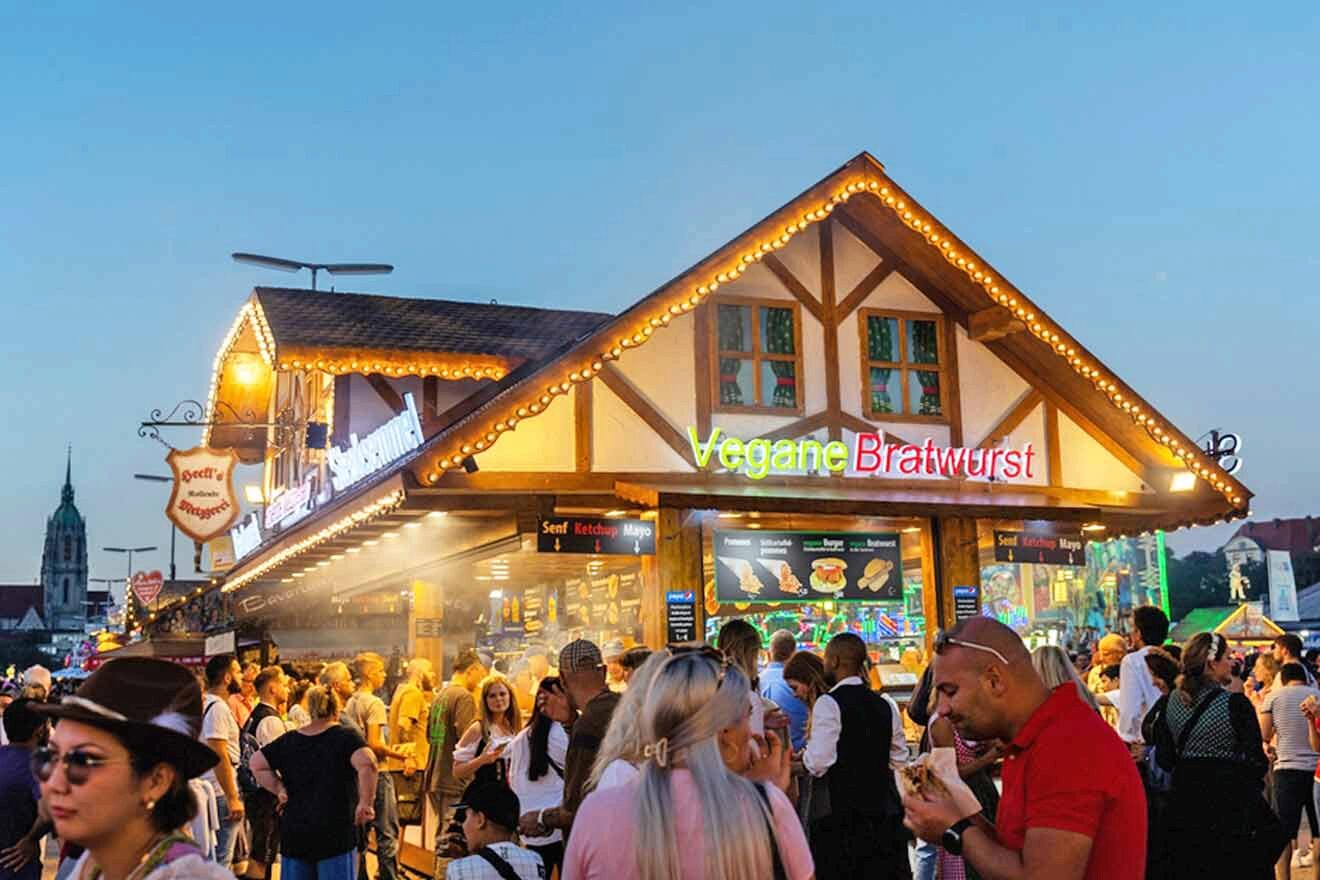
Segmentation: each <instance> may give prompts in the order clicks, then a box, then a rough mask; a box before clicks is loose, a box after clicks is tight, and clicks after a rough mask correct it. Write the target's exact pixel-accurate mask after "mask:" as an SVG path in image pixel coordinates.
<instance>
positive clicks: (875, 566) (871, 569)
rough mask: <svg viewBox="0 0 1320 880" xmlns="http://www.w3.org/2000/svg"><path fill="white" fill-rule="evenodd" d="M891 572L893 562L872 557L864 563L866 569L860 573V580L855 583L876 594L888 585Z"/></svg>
mask: <svg viewBox="0 0 1320 880" xmlns="http://www.w3.org/2000/svg"><path fill="white" fill-rule="evenodd" d="M893 570H894V563H893V562H891V561H890V560H888V559H881V558H880V557H879V556H874V557H872V558H871V560H870V561H869V562H867V563H866V569H865V571H863V572H862V577H861V579H860V580H858V581H857V586H858V587H860V588H861V589H863V590H871V591H872V592H875V593H878V592H880V591H881V590H883V589H884V587H885V584H887V583H889V575H890V573H892V572H893Z"/></svg>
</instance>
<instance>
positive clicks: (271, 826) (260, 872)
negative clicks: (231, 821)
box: [242, 666, 289, 880]
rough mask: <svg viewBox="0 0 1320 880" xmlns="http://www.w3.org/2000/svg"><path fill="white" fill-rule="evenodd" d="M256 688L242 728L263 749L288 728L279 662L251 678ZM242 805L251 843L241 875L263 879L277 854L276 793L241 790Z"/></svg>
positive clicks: (285, 688)
mask: <svg viewBox="0 0 1320 880" xmlns="http://www.w3.org/2000/svg"><path fill="white" fill-rule="evenodd" d="M252 684H253V687H255V688H256V689H257V704H256V705H255V706H253V707H252V714H251V715H249V716H248V720H247V724H246V725H244V727H243V732H244V733H246V734H248V735H250V736H252V737H253V739H255V740H256V745H257V748H261V749H264V748H265V747H266V746H268V745H270V744H271V743H273V742H275V740H277V739H279V738H280V737H281V736H283V735H284V734H285V732H286V731H287V730H288V726H287V725H286V724H285V723H284V719H283V718H281V717H280V710H279V707H280V706H281V705H283V704H284V703H287V702H288V701H289V687H288V682H286V681H285V679H284V672H283V670H281V669H280V668H279V667H278V666H267V667H266V668H265V669H263V670H261V671H260V672H259V673H257V677H256V678H255V679H253V681H252ZM243 807H244V810H245V811H246V813H247V817H248V828H249V831H250V837H251V841H250V847H249V854H248V862H247V868H246V869H245V870H244V871H243V874H242V876H243V877H247V878H252V880H263V878H265V877H267V876H269V875H268V872H269V871H270V866H271V865H274V864H275V862H276V861H277V860H278V859H279V855H280V820H279V809H278V805H277V802H276V800H275V795H273V794H271V793H270V792H268V791H266V790H265V789H264V788H260V787H258V788H257V789H255V790H253V791H247V792H243Z"/></svg>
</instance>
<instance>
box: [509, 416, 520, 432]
mask: <svg viewBox="0 0 1320 880" xmlns="http://www.w3.org/2000/svg"><path fill="white" fill-rule="evenodd" d="M517 424H518V420H517V419H515V418H513V417H512V416H510V417H509V430H510V431H512V430H513V429H514V427H516V426H517Z"/></svg>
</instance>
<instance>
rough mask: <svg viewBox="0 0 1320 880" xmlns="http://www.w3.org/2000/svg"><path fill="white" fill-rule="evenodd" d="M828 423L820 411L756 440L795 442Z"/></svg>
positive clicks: (825, 412)
mask: <svg viewBox="0 0 1320 880" xmlns="http://www.w3.org/2000/svg"><path fill="white" fill-rule="evenodd" d="M829 423H830V414H829V413H828V412H827V411H824V410H822V411H821V412H818V413H816V414H815V415H811V416H807V417H806V418H805V419H798V420H797V421H796V422H791V423H789V424H787V425H784V426H783V427H782V428H776V429H775V430H773V431H767V432H766V433H764V434H762V435H761V436H759V437H757V438H756V439H758V440H769V441H770V442H771V443H773V442H774V441H776V440H796V439H797V438H799V437H802V436H805V435H807V434H810V433H812V432H814V431H819V430H820V429H821V428H825V427H828V426H829ZM705 436H707V437H709V436H710V432H709V431H708V432H706V434H705Z"/></svg>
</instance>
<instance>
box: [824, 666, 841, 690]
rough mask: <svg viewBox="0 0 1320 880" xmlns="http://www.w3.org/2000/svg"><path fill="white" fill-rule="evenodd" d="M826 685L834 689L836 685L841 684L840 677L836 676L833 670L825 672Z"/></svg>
mask: <svg viewBox="0 0 1320 880" xmlns="http://www.w3.org/2000/svg"><path fill="white" fill-rule="evenodd" d="M825 683H826V684H827V685H829V686H830V687H834V686H835V685H836V684H838V683H839V677H838V676H837V675H835V674H834V670H833V669H826V670H825Z"/></svg>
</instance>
